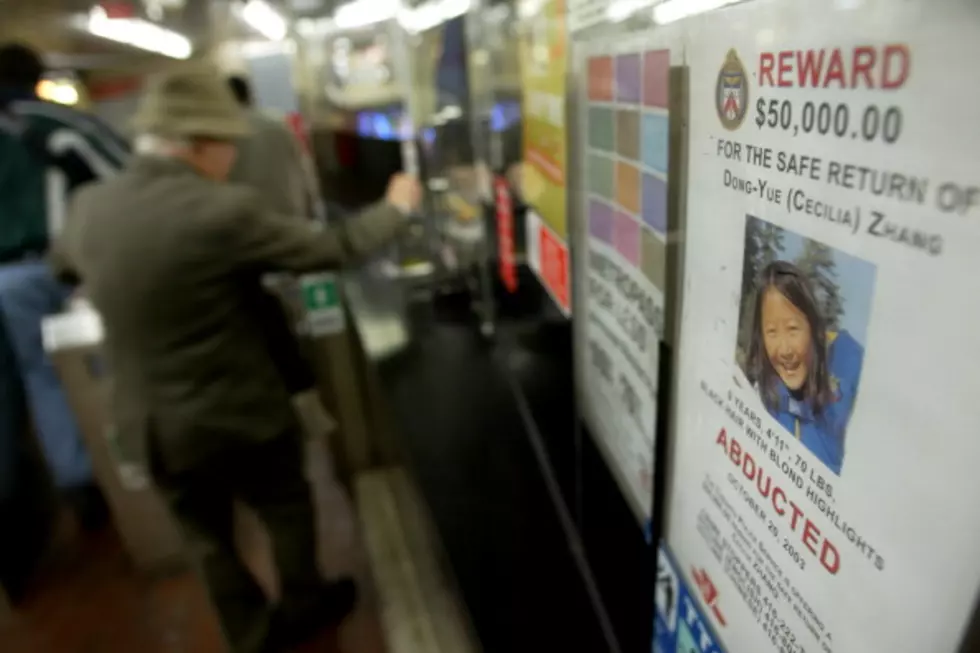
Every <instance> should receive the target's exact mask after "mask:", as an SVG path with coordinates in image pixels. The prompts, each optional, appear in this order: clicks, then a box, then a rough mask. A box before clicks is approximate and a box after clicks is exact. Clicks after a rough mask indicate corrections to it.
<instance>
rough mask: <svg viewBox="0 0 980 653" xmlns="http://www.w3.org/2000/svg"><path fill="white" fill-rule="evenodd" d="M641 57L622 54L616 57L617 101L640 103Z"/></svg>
mask: <svg viewBox="0 0 980 653" xmlns="http://www.w3.org/2000/svg"><path fill="white" fill-rule="evenodd" d="M640 85H641V80H640V55H638V54H621V55H619V56H618V57H616V99H617V100H619V101H620V102H630V103H633V104H639V103H640V93H641V89H640Z"/></svg>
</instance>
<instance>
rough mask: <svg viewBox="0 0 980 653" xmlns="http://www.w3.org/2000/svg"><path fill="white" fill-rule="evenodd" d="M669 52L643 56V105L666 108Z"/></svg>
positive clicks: (660, 51)
mask: <svg viewBox="0 0 980 653" xmlns="http://www.w3.org/2000/svg"><path fill="white" fill-rule="evenodd" d="M669 93H670V50H652V51H650V52H647V53H646V54H645V55H643V104H644V105H646V106H648V107H663V108H664V109H666V108H668V100H669V99H670V95H669Z"/></svg>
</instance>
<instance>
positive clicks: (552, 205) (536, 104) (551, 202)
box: [520, 0, 572, 315]
mask: <svg viewBox="0 0 980 653" xmlns="http://www.w3.org/2000/svg"><path fill="white" fill-rule="evenodd" d="M565 18H566V13H565V0H544V1H543V2H541V3H540V8H539V9H538V10H537V12H536V13H535V14H534V15H532V16H528V17H527V18H526V19H525V24H524V25H523V28H524V29H523V33H522V37H521V39H520V51H521V86H522V91H523V94H524V105H523V106H524V135H523V139H524V147H523V149H524V165H523V167H522V172H523V174H522V180H521V188H522V193H523V196H524V200H525V201H526V202H527V204H528V205H529V206H530V207H531V209H530V210H529V211H528V219H527V222H526V231H527V243H528V245H527V249H528V252H527V253H528V264H529V266H530V267H531V269H532V270H534V272H535V273H536V274H537V275H538V277H539V278H540V279H541V281H542V283H543V284H544V286H545V288H546V289H547V291H548V293H549V294H550V295H551V297H552V298H553V299H554V300H555V303H557V304H558V306H559V308H561V310H562V311H563V312H564V313H565V314H566V315H568V314H570V312H571V309H572V306H571V278H570V267H569V256H568V216H567V212H566V198H565V181H566V174H565V173H566V155H567V147H566V141H565V116H566V106H565V73H566V68H567V46H568V40H567V34H566V26H565Z"/></svg>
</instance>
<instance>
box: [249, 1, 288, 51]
mask: <svg viewBox="0 0 980 653" xmlns="http://www.w3.org/2000/svg"><path fill="white" fill-rule="evenodd" d="M242 20H244V21H245V22H246V23H248V24H249V26H250V27H251V28H252V29H254V30H255V31H256V32H258V33H259V34H261V35H262V36H264V37H266V38H267V39H271V40H273V41H281V40H282V39H284V38H286V19H285V18H283V16H282V14H280V13H279V12H278V11H276V10H275V9H273V8H272V6H271V5H270V4H269V3H268V2H265V0H248V2H247V3H245V6H244V7H243V8H242Z"/></svg>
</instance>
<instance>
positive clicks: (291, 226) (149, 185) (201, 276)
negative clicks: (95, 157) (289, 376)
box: [53, 66, 421, 653]
mask: <svg viewBox="0 0 980 653" xmlns="http://www.w3.org/2000/svg"><path fill="white" fill-rule="evenodd" d="M134 122H135V127H136V129H137V131H138V132H139V134H140V136H139V137H138V139H137V146H136V149H137V156H136V157H135V158H134V161H133V162H132V163H131V164H130V165H129V166H128V167H127V168H126V169H125V170H124V171H123V172H122V173H120V174H119V175H118V176H117V177H116V178H114V179H112V180H109V181H106V182H102V183H98V184H94V185H91V186H89V187H87V188H84V189H83V190H82V191H81V192H79V193H78V194H77V195H76V196H75V198H74V201H73V206H72V210H71V212H70V214H69V217H68V220H67V223H66V227H65V232H64V238H63V240H62V241H61V242H60V243H59V248H58V250H57V252H56V254H57V255H56V256H54V257H53V263H54V265H55V267H56V268H59V269H61V270H63V271H65V272H68V271H74V272H75V273H77V274H78V276H79V278H80V279H81V281H82V283H83V286H84V288H85V291H86V293H87V295H88V296H89V297H90V299H91V300H92V302H93V303H94V305H95V307H96V308H97V309H98V310H99V312H100V313H101V315H102V319H103V322H104V325H105V334H106V335H105V350H106V354H107V357H108V360H109V364H110V367H111V370H112V376H113V384H114V389H113V409H114V417H115V419H116V424H117V427H118V429H119V432H120V433H121V434H122V437H121V442H120V444H121V449H122V451H121V453H122V455H124V456H128V457H132V458H133V459H134V460H136V461H137V462H139V461H146V463H147V464H148V465H149V468H150V469H151V471H152V473H153V476H154V478H155V480H156V481H157V484H158V485H159V486H160V488H161V489H162V490H163V493H164V495H165V497H166V498H167V500H168V502H169V504H170V507H171V510H172V511H173V514H174V515H175V516H176V517H177V519H178V520H179V522H180V523H181V525H182V526H183V529H184V531H185V533H186V536H187V539H188V544H189V547H190V549H191V551H192V553H193V554H194V555H195V557H196V559H197V561H198V562H199V563H200V567H201V570H202V573H203V577H204V579H205V581H206V584H207V587H208V590H209V592H210V595H211V599H212V602H213V604H214V606H215V608H216V611H217V613H218V615H219V618H220V620H221V624H222V626H223V629H224V632H225V635H226V639H227V640H228V643H229V645H230V647H231V649H232V650H233V651H234V652H235V653H252V652H256V651H272V650H282V649H284V648H287V647H288V646H291V645H293V644H294V643H297V642H299V641H300V640H302V639H304V638H305V637H306V636H308V635H311V634H314V633H315V632H316V631H318V630H319V629H320V628H322V627H324V626H328V625H332V624H335V623H337V622H338V621H339V620H340V619H342V618H343V616H344V615H345V614H347V613H348V612H349V611H350V610H351V608H352V606H353V603H354V600H355V596H354V595H355V589H354V585H353V582H352V581H351V580H350V579H344V580H340V581H336V582H332V583H327V582H324V581H323V580H322V579H321V577H320V576H319V574H318V572H317V566H316V559H315V558H316V556H315V536H314V524H313V509H312V504H311V497H310V490H309V487H308V485H307V483H306V480H305V478H304V474H303V465H302V453H301V435H300V427H299V425H298V422H297V417H296V414H295V413H294V411H293V407H292V405H291V404H290V397H289V391H288V390H287V388H286V386H285V384H284V382H283V378H282V375H281V374H280V373H279V371H278V370H277V368H276V365H275V364H274V362H273V361H272V360H271V358H270V356H269V353H268V351H267V349H266V346H265V345H266V343H265V341H264V332H263V328H262V326H261V324H259V323H258V321H257V320H256V316H255V315H254V313H253V312H252V311H250V310H249V306H250V305H251V304H250V302H249V301H248V299H247V295H248V294H249V293H251V292H252V288H253V287H254V283H255V279H256V275H259V274H261V273H263V272H266V271H270V270H277V269H279V270H291V271H296V272H299V271H304V270H313V269H321V268H324V267H331V266H337V265H340V264H342V263H343V262H344V261H346V260H348V259H349V258H352V257H356V256H358V255H360V254H363V253H366V252H369V251H371V250H374V249H376V248H380V247H382V246H383V245H385V244H387V243H389V242H390V241H392V240H393V239H394V238H396V236H397V235H398V233H399V231H400V229H401V227H402V225H403V224H404V223H405V222H406V220H405V217H406V215H408V214H410V213H411V212H412V211H414V210H415V209H416V208H417V207H418V204H419V200H420V196H421V190H420V187H419V184H418V182H417V181H416V180H414V179H413V178H410V177H407V176H396V177H394V178H393V179H392V180H391V182H390V184H389V187H388V190H387V194H386V197H385V199H384V200H383V201H382V202H380V203H378V204H376V205H374V206H372V207H370V208H368V209H367V210H365V211H364V212H363V213H361V214H360V215H359V216H357V217H356V218H354V219H353V220H351V221H349V222H348V223H347V224H346V225H344V226H340V227H326V228H319V229H318V228H317V227H316V226H315V224H314V223H311V222H309V221H304V220H298V219H295V217H291V216H278V215H274V214H272V213H270V212H268V211H267V210H266V209H264V208H263V207H264V204H263V203H262V202H261V201H260V198H259V197H258V196H257V194H256V193H255V191H254V190H252V189H250V188H248V187H245V186H238V185H235V184H230V183H225V180H226V178H227V176H228V174H229V170H230V169H231V167H232V165H233V163H234V160H235V151H236V146H235V141H236V140H237V139H239V138H242V137H244V136H246V135H247V133H248V123H247V121H246V120H245V117H244V115H243V112H242V110H241V108H240V107H239V106H238V105H237V103H236V102H235V100H234V98H233V97H232V95H231V92H230V91H229V89H228V87H227V86H226V84H225V82H224V80H223V79H221V77H220V76H219V75H218V73H217V71H216V70H214V69H211V68H208V67H203V66H188V67H184V68H179V69H176V70H174V71H172V72H170V73H167V74H164V75H162V76H159V77H157V78H154V79H152V80H151V81H150V83H149V86H148V88H147V90H146V92H145V94H144V97H143V98H142V101H141V104H140V107H139V109H138V111H137V115H136V117H135V120H134ZM235 499H241V500H244V501H245V502H246V503H248V504H249V505H250V506H251V507H252V508H253V509H254V510H255V511H256V513H257V514H258V515H259V516H260V517H261V518H262V520H263V521H264V522H265V525H266V527H267V528H268V530H269V533H270V536H271V539H272V544H273V552H274V555H275V559H276V563H277V566H278V569H279V576H280V583H281V595H282V598H281V600H280V602H279V604H278V605H277V606H275V608H274V609H272V608H270V606H268V605H267V603H266V599H265V597H264V595H263V593H262V591H261V589H260V588H259V586H258V585H257V584H256V582H255V580H254V579H253V578H252V576H251V575H250V574H249V573H248V571H247V569H246V567H245V566H244V565H243V564H242V561H241V560H240V559H239V557H238V556H237V555H236V552H235V545H234V541H233V524H232V522H233V519H232V515H233V510H232V504H233V500H235Z"/></svg>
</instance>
